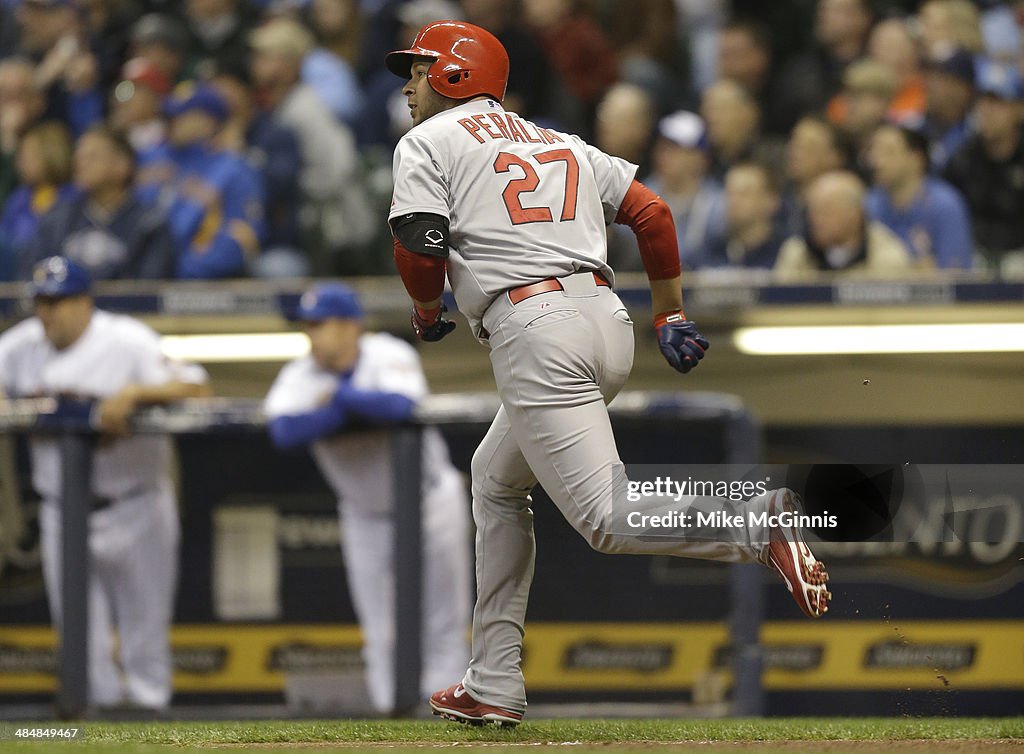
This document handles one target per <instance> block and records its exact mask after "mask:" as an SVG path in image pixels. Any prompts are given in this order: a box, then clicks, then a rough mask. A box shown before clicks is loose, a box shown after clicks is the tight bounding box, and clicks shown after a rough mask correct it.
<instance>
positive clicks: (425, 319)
mask: <svg viewBox="0 0 1024 754" xmlns="http://www.w3.org/2000/svg"><path fill="white" fill-rule="evenodd" d="M447 312H448V307H446V306H445V305H444V304H441V305H440V306H438V307H435V308H434V309H430V310H424V309H420V308H419V307H418V306H414V307H413V308H412V329H413V331H414V332H415V333H416V337H417V338H419V339H420V340H422V341H424V342H426V343H435V342H437V341H439V340H441V338H443V337H444V336H445V335H447V334H448V333H450V332H451V331H452V330H454V329H455V323H454V322H450V321H449V320H447V319H445V316H444V315H445V314H446V313H447Z"/></svg>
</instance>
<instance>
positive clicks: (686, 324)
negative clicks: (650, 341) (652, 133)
mask: <svg viewBox="0 0 1024 754" xmlns="http://www.w3.org/2000/svg"><path fill="white" fill-rule="evenodd" d="M615 222H617V223H619V224H621V225H628V226H629V227H630V228H631V229H632V231H633V233H634V234H635V235H636V240H637V245H638V246H639V248H640V258H641V260H642V261H643V265H644V270H645V271H646V272H647V278H648V280H649V281H650V286H651V311H652V312H654V329H655V330H656V331H657V333H658V347H659V348H660V349H661V353H662V354H663V355H664V356H665V360H666V361H668V363H669V364H670V365H671V366H672V367H673V368H674V369H676V370H678V371H680V372H682V373H684V374H685V373H686V372H689V371H690V370H691V369H693V367H695V366H697V362H699V361H700V360H701V359H703V358H704V351H706V350H707V348H708V341H707V338H705V337H704V336H703V335H701V334H700V333H699V332H698V331H697V325H696V324H694V323H693V322H691V321H689V320H687V319H686V315H685V314H684V313H683V293H682V280H681V277H680V266H679V242H678V241H677V239H676V228H675V222H674V221H673V220H672V212H671V211H670V210H669V208H668V205H666V204H665V202H664V201H663V200H662V199H661V197H659V196H658V195H657V194H655V193H654V192H653V191H651V190H650V189H649V188H647V187H646V186H644V185H643V184H642V183H640V182H639V181H636V180H634V181H633V183H632V184H631V185H630V187H629V189H628V190H627V191H626V195H625V196H624V197H623V199H622V202H621V204H620V205H619V212H618V215H617V216H616V217H615Z"/></svg>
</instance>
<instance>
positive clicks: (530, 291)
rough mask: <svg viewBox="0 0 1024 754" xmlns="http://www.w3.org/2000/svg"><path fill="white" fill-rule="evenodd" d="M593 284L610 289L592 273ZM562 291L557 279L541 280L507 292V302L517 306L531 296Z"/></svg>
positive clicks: (605, 281) (606, 282)
mask: <svg viewBox="0 0 1024 754" xmlns="http://www.w3.org/2000/svg"><path fill="white" fill-rule="evenodd" d="M593 275H594V284H595V285H601V286H604V287H605V288H611V285H609V284H608V281H607V280H605V279H604V277H603V276H602V275H601V273H599V272H595V273H593ZM561 290H564V288H563V287H562V281H561V280H559V279H558V278H548V279H547V280H541V281H540V282H539V283H530V284H529V285H522V286H520V287H518V288H512V289H511V290H510V291H509V292H508V300H509V301H511V302H512V304H513V305H515V304H518V303H519V302H520V301H526V299H528V298H530V297H531V296H539V295H540V294H542V293H551V291H561Z"/></svg>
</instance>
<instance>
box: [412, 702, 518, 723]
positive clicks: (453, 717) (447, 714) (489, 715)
mask: <svg viewBox="0 0 1024 754" xmlns="http://www.w3.org/2000/svg"><path fill="white" fill-rule="evenodd" d="M430 710H431V711H432V712H433V713H434V714H435V715H437V716H438V717H440V718H441V719H442V720H450V721H451V722H453V723H461V724H463V725H476V726H482V725H497V726H498V727H499V728H514V727H516V726H517V725H519V723H521V722H522V720H516V719H514V718H511V717H504V716H502V715H498V714H495V713H493V712H486V713H484V714H483V715H481V716H479V717H474V716H471V715H467V714H465V713H464V712H459V711H458V710H453V709H448V708H447V707H439V706H437V705H436V704H434V702H430Z"/></svg>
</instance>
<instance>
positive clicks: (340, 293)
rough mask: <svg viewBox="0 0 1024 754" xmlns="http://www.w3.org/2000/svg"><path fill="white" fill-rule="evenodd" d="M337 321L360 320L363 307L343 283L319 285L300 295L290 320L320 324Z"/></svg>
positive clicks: (353, 292)
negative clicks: (334, 319) (328, 320)
mask: <svg viewBox="0 0 1024 754" xmlns="http://www.w3.org/2000/svg"><path fill="white" fill-rule="evenodd" d="M332 317H336V318H338V319H362V318H363V307H362V306H360V304H359V297H358V296H357V295H356V292H355V291H354V290H352V289H351V288H349V287H348V286H347V285H344V284H343V283H321V284H320V285H318V286H316V287H314V288H311V289H309V290H308V291H306V292H305V293H303V294H302V298H300V299H299V305H298V307H297V308H296V309H295V311H294V312H293V313H292V316H291V319H293V320H295V321H299V322H320V321H322V320H325V319H330V318H332Z"/></svg>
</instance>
